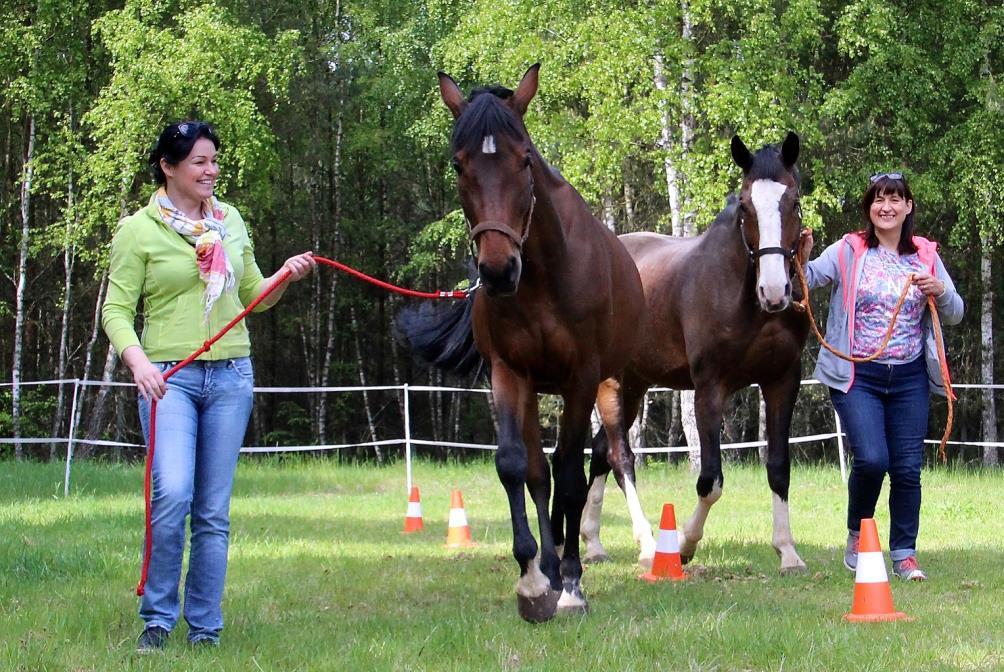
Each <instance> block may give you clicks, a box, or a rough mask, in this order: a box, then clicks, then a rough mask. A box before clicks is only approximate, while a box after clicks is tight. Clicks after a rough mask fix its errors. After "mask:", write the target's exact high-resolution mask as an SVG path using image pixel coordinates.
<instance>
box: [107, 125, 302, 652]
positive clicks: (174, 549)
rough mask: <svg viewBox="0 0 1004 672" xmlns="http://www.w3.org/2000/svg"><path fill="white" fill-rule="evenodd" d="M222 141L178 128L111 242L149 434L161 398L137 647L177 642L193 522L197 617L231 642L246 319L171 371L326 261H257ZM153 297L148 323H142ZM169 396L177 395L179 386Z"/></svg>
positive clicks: (190, 596)
mask: <svg viewBox="0 0 1004 672" xmlns="http://www.w3.org/2000/svg"><path fill="white" fill-rule="evenodd" d="M219 146H220V142H219V139H218V138H217V136H216V133H215V131H214V130H213V129H212V127H211V126H209V124H207V123H205V122H201V121H186V122H181V123H176V124H171V125H169V126H167V128H165V129H164V131H163V132H162V133H161V134H160V138H159V139H158V141H157V146H156V148H155V149H154V151H153V153H152V154H151V156H150V167H151V169H152V171H153V175H154V179H155V181H156V182H157V184H158V185H159V188H158V189H157V191H156V192H155V193H154V194H153V196H152V197H151V198H150V203H149V204H148V205H147V206H146V207H144V208H142V209H140V210H139V211H137V212H136V213H135V214H133V215H132V216H130V217H126V218H125V219H123V220H122V221H121V222H120V223H119V225H118V228H117V229H116V231H115V236H114V238H113V239H112V247H111V263H110V270H109V279H108V295H107V297H106V299H105V303H104V306H103V309H102V326H103V327H104V330H105V333H106V334H107V335H108V339H109V340H110V341H111V343H112V345H113V346H114V347H115V350H116V351H117V352H118V353H119V356H120V357H121V358H122V361H124V362H125V363H126V365H127V366H128V367H129V369H130V371H131V372H132V376H133V380H134V381H135V383H136V387H137V388H138V390H139V397H140V398H139V409H140V423H141V425H142V427H143V434H144V436H148V435H149V426H150V425H149V418H150V402H151V399H152V398H156V399H157V400H158V404H157V405H158V409H157V419H158V420H159V422H158V423H157V436H156V442H157V450H156V453H155V455H154V462H153V467H152V479H153V495H152V500H151V529H152V544H151V554H150V566H149V572H148V575H147V583H146V589H145V592H144V595H143V597H142V600H141V603H140V616H141V617H142V619H143V621H144V625H145V627H144V630H143V633H142V634H141V635H140V637H139V641H138V643H137V649H138V650H139V651H141V652H146V651H154V650H157V649H160V648H162V647H163V646H164V643H165V642H166V640H167V637H168V634H169V633H170V632H171V630H172V629H173V628H174V626H175V624H176V622H177V620H178V612H179V606H180V600H179V595H178V587H179V583H180V580H181V566H182V557H183V555H184V547H185V518H186V516H190V518H191V552H190V555H189V568H188V574H187V576H186V578H185V604H184V615H185V620H186V621H187V622H188V626H189V630H188V640H189V642H191V643H193V644H209V645H215V644H218V643H219V636H220V631H221V630H222V628H223V612H222V609H221V602H222V598H223V583H224V578H225V576H226V567H227V547H228V542H229V535H230V493H231V489H232V485H233V476H234V471H235V469H236V466H237V456H238V454H239V452H240V446H241V443H242V442H243V439H244V432H245V430H246V429H247V423H248V418H249V417H250V414H251V399H252V368H251V360H250V357H249V355H250V354H251V344H250V341H249V339H248V330H247V327H246V326H245V324H244V322H243V321H242V322H240V323H238V324H237V325H236V326H235V327H234V328H233V329H231V330H230V331H229V332H227V334H226V335H225V336H223V338H221V339H220V340H219V341H217V342H216V344H214V345H213V347H212V349H211V350H209V351H208V352H206V353H205V354H203V355H201V356H200V357H199V358H198V359H197V360H196V361H194V362H192V363H191V364H189V365H188V366H186V367H185V368H183V369H181V370H180V371H178V372H177V373H175V374H174V375H173V376H171V378H170V380H169V381H168V382H166V383H165V381H164V372H166V371H167V370H168V369H169V368H171V366H173V365H174V364H176V363H177V362H178V361H180V360H182V359H184V358H185V357H187V356H188V355H190V354H191V353H192V352H194V351H195V350H197V349H198V348H199V347H200V346H201V345H202V344H203V343H204V342H205V341H206V340H208V339H209V338H210V337H211V336H213V335H214V334H216V333H217V332H218V331H219V330H220V329H221V328H222V327H223V326H224V325H226V324H227V323H228V322H229V321H230V320H231V319H233V318H234V317H235V316H236V315H237V314H238V313H240V312H241V311H242V310H243V309H244V306H246V305H247V304H248V303H249V302H250V301H252V300H253V299H254V298H255V297H256V296H257V295H258V294H260V293H261V291H262V290H264V289H265V288H266V287H267V286H268V285H269V284H270V283H271V282H273V281H274V280H275V279H277V278H278V276H279V275H280V274H281V273H282V272H283V271H285V270H288V271H290V276H289V278H288V279H287V280H286V281H285V282H283V283H282V284H280V285H279V286H277V287H276V289H275V290H274V291H273V292H272V293H271V294H270V295H269V297H268V298H267V299H265V300H264V301H262V302H261V303H260V304H258V307H257V308H256V310H264V309H266V308H269V307H271V306H272V305H274V304H275V302H276V301H278V299H279V297H280V296H281V295H282V293H283V291H284V290H285V288H286V286H287V285H288V284H289V282H291V281H296V280H300V279H302V278H304V277H305V276H306V275H308V274H309V273H310V272H311V270H312V269H313V268H314V266H315V265H316V262H315V261H314V259H313V257H312V256H311V253H310V252H307V253H304V254H300V255H297V256H294V257H290V258H289V259H287V260H286V262H285V263H284V264H283V267H282V268H281V269H280V270H279V272H277V273H276V274H275V275H273V276H272V277H270V278H265V277H264V276H263V275H262V273H261V271H260V270H259V269H258V264H257V263H256V262H255V257H254V250H253V248H252V246H251V240H250V238H249V237H248V232H247V229H246V228H245V226H244V221H243V220H242V219H241V216H240V214H239V213H238V212H237V210H236V209H235V208H234V207H232V206H230V205H227V204H225V203H221V202H220V201H218V200H217V199H216V198H215V196H214V195H213V192H214V188H215V184H216V178H217V176H218V174H219V165H218V164H217V161H216V156H217V151H218V150H219ZM140 300H142V302H143V331H142V334H141V335H139V336H137V334H136V331H135V327H134V322H135V318H136V308H137V304H138V303H139V301H140ZM168 392H170V393H169V394H168Z"/></svg>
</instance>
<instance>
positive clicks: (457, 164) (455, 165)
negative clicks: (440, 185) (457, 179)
mask: <svg viewBox="0 0 1004 672" xmlns="http://www.w3.org/2000/svg"><path fill="white" fill-rule="evenodd" d="M450 164H451V165H452V166H453V170H455V171H456V173H457V175H459V174H460V173H462V172H464V169H463V168H462V167H461V165H460V161H458V160H457V159H453V160H452V161H450Z"/></svg>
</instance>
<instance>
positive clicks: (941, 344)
mask: <svg viewBox="0 0 1004 672" xmlns="http://www.w3.org/2000/svg"><path fill="white" fill-rule="evenodd" d="M795 270H796V272H797V273H798V281H799V283H800V284H801V287H802V302H801V303H799V304H796V305H798V306H801V307H802V308H803V309H804V310H805V312H806V313H807V314H808V316H809V326H811V327H812V333H814V334H815V335H816V338H817V339H819V344H820V345H821V346H822V347H824V348H826V349H827V350H829V351H830V352H832V353H833V354H834V355H836V356H837V357H839V358H840V359H844V360H847V361H848V362H858V363H862V362H870V361H872V360H873V359H875V358H877V357H878V356H879V355H881V354H882V353H883V352H884V351H885V349H886V346H887V345H889V341H890V340H891V339H892V331H893V329H894V328H895V326H896V318H897V317H899V311H900V310H901V309H902V308H903V302H904V301H906V295H907V294H908V293H909V291H910V285H911V284H912V282H913V275H911V276H910V277H908V278H907V279H906V284H904V285H903V291H902V292H901V293H900V295H899V300H898V301H897V302H896V307H895V308H893V311H892V319H891V320H890V321H889V328H888V329H886V332H885V336H884V337H883V339H882V344H881V345H880V346H879V348H878V350H876V351H875V352H874V353H872V354H871V355H869V356H867V357H852V356H851V355H848V354H846V353H843V352H840V351H839V350H837V349H836V348H834V347H833V346H832V345H830V344H829V343H827V342H826V339H825V338H824V337H823V334H822V333H820V331H819V326H818V325H817V324H816V318H815V316H814V315H813V314H812V304H811V303H810V302H809V284H808V282H806V280H805V271H804V270H803V269H802V259H801V250H799V254H798V255H796V259H795ZM927 305H928V307H929V308H930V309H931V317H932V319H931V323H932V326H933V327H934V340H935V342H936V343H937V345H938V363H939V364H940V365H941V378H942V380H943V381H944V383H945V396H946V398H947V399H948V420H947V422H946V424H945V433H944V435H942V437H941V444H940V445H939V446H938V456H939V457H941V461H942V463H947V462H948V456H947V455H946V454H945V445H946V444H947V443H948V437H949V435H950V434H951V433H952V423H953V421H954V420H955V405H954V403H953V402H954V401H955V392H954V391H953V390H952V381H951V378H950V377H949V375H948V357H947V356H946V354H945V340H944V337H943V336H942V333H941V320H940V319H938V307H937V306H936V305H935V303H934V297H933V296H928V297H927Z"/></svg>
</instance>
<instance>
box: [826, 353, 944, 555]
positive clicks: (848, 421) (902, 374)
mask: <svg viewBox="0 0 1004 672" xmlns="http://www.w3.org/2000/svg"><path fill="white" fill-rule="evenodd" d="M830 399H832V400H833V406H834V408H836V409H837V413H838V414H839V416H840V422H841V424H842V425H843V428H844V432H845V433H846V434H847V440H848V442H849V443H850V447H851V452H852V454H853V455H854V465H853V467H852V468H851V476H850V479H849V480H848V483H847V490H848V495H849V497H848V506H847V528H848V529H849V530H852V531H859V530H860V529H861V519H862V518H872V517H874V516H875V505H876V504H877V503H878V497H879V492H880V491H881V489H882V480H883V479H884V478H885V474H886V473H888V474H889V555H890V557H891V558H892V560H894V561H899V560H903V559H904V558H908V557H910V556H912V555H915V554H916V547H917V533H918V531H919V529H920V467H921V463H922V462H923V457H924V437H925V436H927V414H928V410H929V404H930V392H929V388H928V381H927V367H926V364H925V363H924V357H923V356H921V357H919V358H917V359H916V360H914V361H912V362H910V363H908V364H876V363H875V362H866V363H864V364H855V365H854V382H853V384H852V385H851V389H850V390H848V391H847V393H846V394H844V393H843V392H840V391H839V390H835V389H833V388H830Z"/></svg>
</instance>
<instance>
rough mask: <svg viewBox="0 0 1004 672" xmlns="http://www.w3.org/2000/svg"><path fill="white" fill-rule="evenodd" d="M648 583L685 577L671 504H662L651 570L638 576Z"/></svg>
mask: <svg viewBox="0 0 1004 672" xmlns="http://www.w3.org/2000/svg"><path fill="white" fill-rule="evenodd" d="M638 578H640V579H642V580H644V581H648V582H649V583H655V582H657V581H682V580H684V579H685V578H687V574H686V573H685V572H684V571H683V563H682V562H681V561H680V537H679V535H677V533H676V512H675V511H674V510H673V505H672V504H663V505H662V520H661V521H660V522H659V537H658V538H657V539H656V541H655V557H654V558H653V559H652V571H650V572H646V573H644V574H642V575H641V576H640V577H638Z"/></svg>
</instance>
